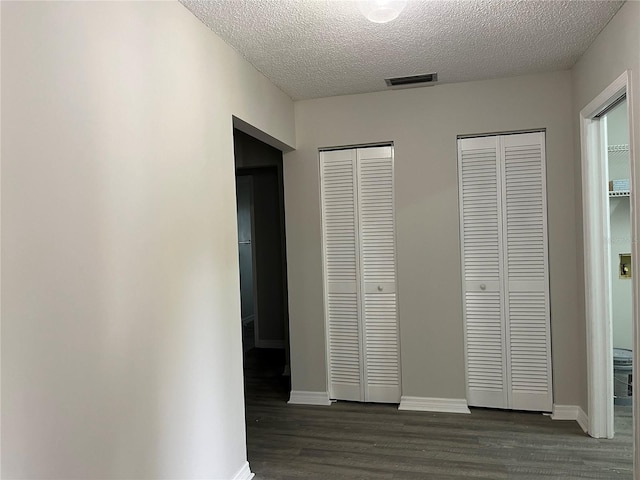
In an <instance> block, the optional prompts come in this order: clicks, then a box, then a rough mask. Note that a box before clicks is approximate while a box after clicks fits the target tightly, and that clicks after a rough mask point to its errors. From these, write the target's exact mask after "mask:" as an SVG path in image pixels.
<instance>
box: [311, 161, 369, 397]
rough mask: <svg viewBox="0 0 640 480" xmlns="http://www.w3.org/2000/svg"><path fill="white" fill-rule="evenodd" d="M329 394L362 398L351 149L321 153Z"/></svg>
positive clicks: (353, 168)
mask: <svg viewBox="0 0 640 480" xmlns="http://www.w3.org/2000/svg"><path fill="white" fill-rule="evenodd" d="M320 173H321V185H322V219H323V237H324V238H323V240H324V242H323V243H324V277H325V309H326V312H325V314H326V315H327V328H328V332H327V341H328V356H329V359H328V370H329V395H330V397H331V398H336V399H341V400H354V401H359V400H362V395H363V393H362V390H361V388H362V379H361V375H362V365H363V363H362V362H361V348H360V334H359V329H360V327H359V323H360V320H359V295H358V289H359V285H358V278H359V272H358V270H359V269H358V256H357V243H358V239H357V207H356V151H355V150H335V151H328V152H321V155H320Z"/></svg>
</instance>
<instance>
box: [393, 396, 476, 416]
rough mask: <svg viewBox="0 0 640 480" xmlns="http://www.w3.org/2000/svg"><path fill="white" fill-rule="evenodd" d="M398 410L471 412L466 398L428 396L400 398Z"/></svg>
mask: <svg viewBox="0 0 640 480" xmlns="http://www.w3.org/2000/svg"><path fill="white" fill-rule="evenodd" d="M398 410H413V411H416V412H442V413H471V411H470V410H469V406H468V405H467V400H466V399H464V398H429V397H407V396H404V395H403V396H402V397H401V398H400V405H399V406H398Z"/></svg>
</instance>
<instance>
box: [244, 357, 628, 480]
mask: <svg viewBox="0 0 640 480" xmlns="http://www.w3.org/2000/svg"><path fill="white" fill-rule="evenodd" d="M282 359H283V356H282V355H281V354H280V352H279V351H260V350H252V351H251V352H249V353H248V355H247V358H246V360H245V389H246V397H247V398H246V408H247V411H246V421H247V448H248V457H249V463H250V465H251V470H252V471H253V472H255V474H256V477H255V478H256V480H281V479H282V480H288V479H314V480H315V479H350V480H356V479H372V480H373V479H393V480H395V479H407V480H413V479H416V480H417V479H424V480H429V479H434V480H435V479H438V480H440V479H442V480H450V479H460V480H462V479H492V480H499V479H518V480H520V479H523V480H524V479H538V478H541V479H551V478H553V479H606V480H618V479H619V480H623V479H625V480H631V479H632V478H633V475H632V468H633V467H632V463H633V460H632V438H631V410H630V407H622V408H620V407H616V432H617V433H616V437H615V438H614V439H612V440H596V439H593V438H590V437H588V436H587V435H585V434H584V433H583V432H582V430H581V429H580V427H579V426H578V424H577V423H576V422H573V421H554V420H551V419H550V418H549V417H548V416H544V415H541V414H537V413H525V412H513V411H500V410H489V409H472V413H471V415H463V414H444V413H429V412H405V411H399V410H398V409H397V406H396V405H381V404H365V403H354V402H337V403H335V404H333V405H332V406H330V407H320V406H302V405H288V404H287V403H286V402H287V399H288V380H287V379H286V377H282V376H281V375H280V373H281V372H282V363H283V362H282Z"/></svg>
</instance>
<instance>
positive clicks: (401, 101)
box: [285, 71, 586, 405]
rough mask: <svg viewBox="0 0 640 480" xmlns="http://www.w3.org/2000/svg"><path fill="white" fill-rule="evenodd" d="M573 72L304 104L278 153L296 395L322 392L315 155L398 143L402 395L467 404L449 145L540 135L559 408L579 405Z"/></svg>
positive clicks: (580, 356) (454, 175)
mask: <svg viewBox="0 0 640 480" xmlns="http://www.w3.org/2000/svg"><path fill="white" fill-rule="evenodd" d="M571 112H572V104H571V75H570V72H568V71H564V72H556V73H551V74H544V75H534V76H525V77H518V78H506V79H499V80H491V81H482V82H469V83H461V84H454V85H440V86H435V87H430V88H419V89H410V90H401V91H388V92H380V93H371V94H364V95H350V96H343V97H334V98H325V99H316V100H308V101H300V102H296V104H295V113H296V132H297V146H298V149H297V150H296V151H294V152H291V153H288V154H286V155H285V198H286V211H287V243H288V248H287V254H288V262H289V270H288V272H289V285H290V288H289V298H290V318H291V327H290V330H291V352H292V353H291V358H292V360H291V367H292V383H293V385H292V390H302V391H326V389H327V386H326V383H327V372H326V366H325V365H326V361H325V333H324V317H323V296H322V291H323V280H322V252H321V221H320V197H319V176H318V171H319V169H318V152H317V149H318V148H319V147H328V146H336V145H348V144H358V143H369V142H380V141H390V140H391V141H394V142H395V175H396V177H395V181H396V218H397V252H398V292H399V293H398V295H399V316H400V334H401V361H402V394H403V395H409V396H420V397H441V398H464V397H465V375H464V347H463V322H462V291H461V288H462V282H461V273H460V241H459V223H458V184H457V158H456V136H457V135H458V134H474V133H485V132H496V131H509V130H519V129H532V128H546V129H547V137H546V139H547V177H548V199H549V254H550V279H551V317H552V340H553V346H552V348H553V359H554V364H553V373H554V384H555V401H556V403H559V404H570V405H574V404H578V403H579V402H580V401H581V396H580V395H581V391H582V385H583V384H584V378H585V375H586V370H585V369H586V365H585V362H584V357H583V354H584V351H583V349H581V347H580V346H579V345H577V343H576V340H575V332H576V331H580V330H581V329H582V328H583V327H582V326H581V322H582V319H581V318H580V317H579V316H578V315H577V314H576V312H577V310H578V307H577V293H576V292H577V290H578V289H579V288H581V284H579V282H578V280H577V279H576V255H575V244H576V232H575V198H576V197H575V192H574V165H573V162H574V158H575V154H574V150H573V148H574V147H573V138H572V116H571Z"/></svg>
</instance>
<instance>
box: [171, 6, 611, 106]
mask: <svg viewBox="0 0 640 480" xmlns="http://www.w3.org/2000/svg"><path fill="white" fill-rule="evenodd" d="M181 1H182V3H183V4H184V5H185V6H186V7H187V8H188V9H190V10H191V11H193V12H194V14H195V15H196V16H197V17H198V18H200V19H201V20H202V21H203V22H204V23H205V24H206V25H208V26H209V27H210V28H211V29H212V30H213V31H214V32H216V33H217V34H218V35H220V36H221V37H222V38H223V39H224V40H225V41H227V42H228V43H229V44H230V45H232V46H233V47H234V48H236V49H237V50H238V51H239V52H240V53H241V54H242V55H244V57H245V58H247V59H248V60H249V62H251V63H252V64H253V65H254V66H255V67H256V68H257V69H258V70H260V71H261V72H263V73H264V74H265V75H266V76H267V77H268V78H270V79H271V80H272V81H273V82H274V83H275V84H276V85H278V86H279V87H280V88H281V89H282V90H283V91H284V92H286V93H287V94H288V95H290V96H291V98H293V99H294V100H299V99H306V98H318V97H328V96H333V95H345V94H351V93H363V92H374V91H380V90H384V89H386V85H385V82H384V79H385V78H388V77H397V76H404V75H415V74H419V73H431V72H437V73H438V76H439V81H440V83H453V82H466V81H470V80H479V79H487V78H500V77H507V76H516V75H523V74H528V73H536V72H548V71H553V70H563V69H568V68H571V66H572V65H573V64H574V63H575V61H576V60H577V59H578V58H579V57H580V55H581V54H582V53H583V52H584V51H585V50H586V49H587V47H588V46H589V44H590V43H591V42H592V41H593V39H594V38H595V37H596V36H597V35H598V32H600V30H601V29H602V28H603V27H604V26H605V25H606V24H607V22H608V21H609V19H610V18H611V17H612V16H613V15H614V14H615V12H616V11H617V10H618V9H619V8H620V5H622V2H609V1H589V2H580V1H552V2H550V1H542V2H541V1H531V0H526V1H524V0H520V1H511V0H481V1H473V2H451V1H436V0H434V1H420V0H415V1H409V3H408V5H407V7H406V9H405V10H404V11H403V12H402V13H401V14H400V16H399V17H398V18H397V19H396V20H394V21H392V22H390V23H387V24H374V23H371V22H369V21H368V20H367V19H366V18H364V16H363V15H362V14H361V13H360V11H359V9H358V7H357V2H354V1H330V0H324V1H299V0H236V1H226V0H181Z"/></svg>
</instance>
